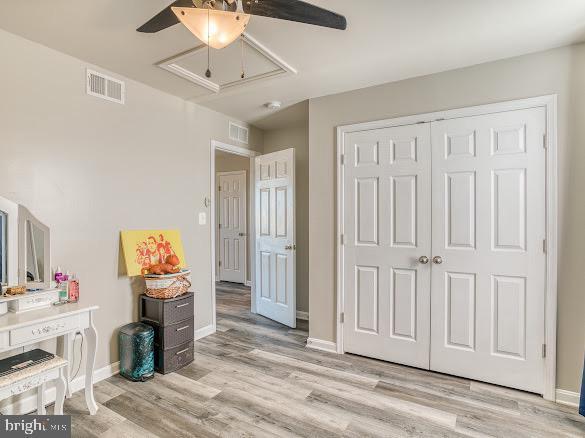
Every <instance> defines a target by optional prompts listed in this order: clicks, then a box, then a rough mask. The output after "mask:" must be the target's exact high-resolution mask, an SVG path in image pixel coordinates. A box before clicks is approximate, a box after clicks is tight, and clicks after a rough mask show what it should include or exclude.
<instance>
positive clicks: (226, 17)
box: [171, 6, 250, 49]
mask: <svg viewBox="0 0 585 438" xmlns="http://www.w3.org/2000/svg"><path fill="white" fill-rule="evenodd" d="M171 9H172V11H173V12H174V13H175V15H176V16H177V18H178V19H179V20H180V21H181V23H183V24H184V25H185V27H186V28H187V29H189V30H190V31H191V33H192V34H193V35H195V36H196V37H197V38H199V39H200V40H201V41H203V42H204V43H205V44H207V45H209V46H210V47H213V48H214V49H223V48H224V47H226V46H228V45H230V44H231V43H233V42H234V41H235V40H236V39H238V37H239V36H240V35H241V34H243V33H244V31H245V30H246V26H247V25H248V22H249V21H250V15H248V14H244V13H243V12H228V11H218V10H215V9H204V8H181V7H175V6H173V7H172V8H171ZM208 23H209V28H208ZM208 31H209V33H208ZM208 36H209V40H208Z"/></svg>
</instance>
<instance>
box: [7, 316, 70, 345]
mask: <svg viewBox="0 0 585 438" xmlns="http://www.w3.org/2000/svg"><path fill="white" fill-rule="evenodd" d="M79 326H80V320H79V315H73V316H68V317H66V318H59V319H53V320H52V321H47V322H43V323H39V324H34V325H29V326H27V327H21V328H16V329H14V330H10V346H11V347H12V346H15V345H20V344H24V343H28V342H35V341H42V340H43V339H45V338H49V337H54V336H56V335H59V334H60V333H67V332H69V331H72V330H74V329H76V328H78V327H79Z"/></svg>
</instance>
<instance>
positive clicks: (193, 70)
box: [157, 34, 297, 93]
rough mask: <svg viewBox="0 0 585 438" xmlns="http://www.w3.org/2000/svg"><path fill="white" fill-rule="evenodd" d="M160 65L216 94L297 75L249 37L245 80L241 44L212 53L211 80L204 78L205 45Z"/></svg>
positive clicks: (246, 36) (245, 38)
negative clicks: (242, 74) (253, 83)
mask: <svg viewBox="0 0 585 438" xmlns="http://www.w3.org/2000/svg"><path fill="white" fill-rule="evenodd" d="M157 65H158V66H159V67H160V68H162V69H164V70H167V71H169V72H171V73H173V74H175V75H177V76H180V77H182V78H184V79H187V80H188V81H190V82H193V83H194V84H197V85H199V86H201V87H204V88H206V89H208V90H210V91H212V92H214V93H220V92H222V91H225V90H227V89H231V88H235V87H241V86H243V85H246V84H250V83H252V82H257V81H261V80H267V79H269V78H275V77H279V76H286V75H290V74H296V73H297V71H296V70H295V69H294V68H293V67H291V66H290V65H289V64H287V63H286V62H285V61H284V60H282V59H281V58H280V57H278V56H277V55H275V54H274V53H272V52H271V51H270V50H268V49H267V48H266V47H264V46H263V45H262V44H260V43H259V42H258V41H257V40H256V39H254V38H253V37H251V36H250V35H248V34H244V71H245V74H246V75H245V77H244V78H243V79H242V77H241V73H242V43H241V42H240V41H239V40H238V41H235V42H234V43H232V44H230V45H229V46H227V47H226V48H224V49H221V50H215V49H211V71H212V76H211V78H206V77H205V71H206V70H207V46H206V45H205V44H201V45H199V46H197V47H195V48H194V49H191V50H188V51H186V52H183V53H180V54H178V55H175V56H173V57H171V58H169V59H166V60H164V61H161V62H159V63H158V64H157Z"/></svg>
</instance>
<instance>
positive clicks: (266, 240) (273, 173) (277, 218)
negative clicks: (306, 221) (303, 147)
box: [255, 149, 297, 327]
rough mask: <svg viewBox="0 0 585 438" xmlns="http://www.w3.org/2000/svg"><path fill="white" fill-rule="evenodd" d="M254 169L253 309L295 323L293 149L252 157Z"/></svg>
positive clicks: (291, 325) (290, 325) (261, 313)
mask: <svg viewBox="0 0 585 438" xmlns="http://www.w3.org/2000/svg"><path fill="white" fill-rule="evenodd" d="M255 169H256V182H255V196H256V285H255V286H256V310H257V311H258V313H259V314H260V315H263V316H266V317H267V318H270V319H273V320H275V321H278V322H280V323H282V324H285V325H287V326H289V327H296V324H297V316H296V313H297V307H296V305H297V303H296V289H295V287H296V286H295V277H296V271H295V269H296V268H295V262H296V258H295V250H296V245H295V154H294V149H286V150H283V151H279V152H274V153H271V154H266V155H260V156H258V157H256V159H255Z"/></svg>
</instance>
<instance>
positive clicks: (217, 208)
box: [214, 170, 252, 286]
mask: <svg viewBox="0 0 585 438" xmlns="http://www.w3.org/2000/svg"><path fill="white" fill-rule="evenodd" d="M229 175H244V179H245V181H246V182H248V172H247V171H246V170H233V171H228V172H216V173H215V199H219V197H220V195H219V178H220V177H222V176H229ZM244 191H245V189H244ZM248 196H249V193H247V194H246V205H245V206H244V207H245V209H246V214H245V215H244V217H245V220H246V235H245V236H244V237H245V239H244V254H246V252H249V249H248V247H249V244H250V228H249V227H248V222H249V221H248V219H249V216H250V211H249V210H250V208H248V207H249V206H250V205H249V202H248ZM250 207H251V206H250ZM220 209H221V205H220V203H219V202H218V203H217V205H216V206H215V217H216V218H217V217H218V214H219V213H220ZM218 222H219V221H218ZM219 235H220V228H219V227H218V224H216V226H215V248H216V249H217V247H218V245H219V243H220V239H219ZM215 256H216V260H215V261H214V263H215V273H216V277H215V281H220V280H221V278H220V274H219V264H218V260H217V259H218V258H219V257H217V253H216V254H215ZM247 259H248V257H244V263H243V265H244V284H245V285H246V286H251V284H252V272H250V278H248V260H247Z"/></svg>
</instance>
